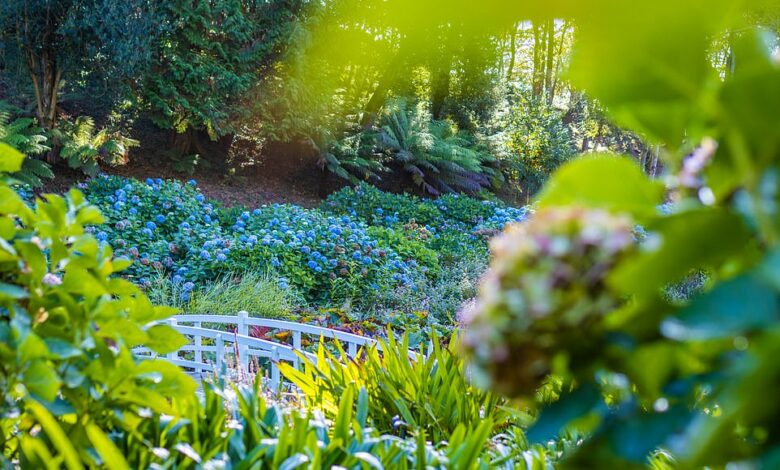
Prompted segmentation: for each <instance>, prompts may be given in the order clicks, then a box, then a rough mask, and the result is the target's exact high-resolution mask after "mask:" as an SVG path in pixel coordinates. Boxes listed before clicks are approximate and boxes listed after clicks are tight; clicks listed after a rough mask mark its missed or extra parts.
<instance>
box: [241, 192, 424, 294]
mask: <svg viewBox="0 0 780 470" xmlns="http://www.w3.org/2000/svg"><path fill="white" fill-rule="evenodd" d="M233 229H234V230H235V231H236V232H237V233H242V235H239V236H238V243H237V244H236V247H235V249H234V250H232V251H231V257H230V262H231V263H233V264H234V265H235V266H241V267H249V268H250V269H252V268H254V269H262V268H266V269H274V270H276V271H277V272H278V273H279V274H280V275H282V276H283V277H284V278H286V279H287V280H288V281H289V282H290V284H292V285H295V286H296V287H298V288H299V289H300V290H301V291H302V292H303V293H304V295H306V296H307V298H311V299H313V300H319V301H324V300H336V301H339V300H346V299H363V300H368V299H371V298H372V296H373V295H374V294H375V293H376V291H377V290H382V289H386V288H388V287H390V286H393V285H397V284H399V283H408V282H410V280H409V274H410V272H411V271H412V270H413V269H414V268H416V266H417V263H416V261H415V260H410V261H409V262H408V263H407V262H406V261H404V260H403V259H402V258H401V257H400V256H399V255H398V254H397V253H396V252H395V251H394V250H393V249H392V248H390V247H383V246H381V245H380V243H379V241H378V240H377V239H376V238H372V237H371V236H370V234H369V233H368V227H367V226H366V225H365V224H364V223H362V222H356V221H354V220H353V219H351V218H350V217H348V216H341V217H335V216H326V215H324V214H322V213H321V212H319V211H312V210H307V209H303V208H300V207H296V206H285V205H276V204H275V205H273V206H267V207H264V208H260V209H257V210H255V211H253V213H252V214H249V213H248V212H247V213H245V215H242V217H240V218H239V219H238V220H236V222H235V225H234V227H233ZM243 232H246V233H249V234H251V235H244V234H243Z"/></svg>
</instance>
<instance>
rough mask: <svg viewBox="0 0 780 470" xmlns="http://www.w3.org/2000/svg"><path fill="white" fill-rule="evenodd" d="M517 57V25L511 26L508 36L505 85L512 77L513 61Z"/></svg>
mask: <svg viewBox="0 0 780 470" xmlns="http://www.w3.org/2000/svg"><path fill="white" fill-rule="evenodd" d="M516 56H517V25H516V24H512V33H511V34H510V35H509V65H508V66H507V69H506V81H507V83H509V82H511V81H512V75H514V71H515V60H516Z"/></svg>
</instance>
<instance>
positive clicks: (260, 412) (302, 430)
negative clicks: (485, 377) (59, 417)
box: [118, 382, 548, 470]
mask: <svg viewBox="0 0 780 470" xmlns="http://www.w3.org/2000/svg"><path fill="white" fill-rule="evenodd" d="M256 384H259V382H256ZM223 387H226V385H225V384H222V383H220V384H216V385H215V384H208V383H206V384H204V389H203V395H204V396H203V400H201V401H200V402H195V403H186V404H185V406H180V407H178V408H179V409H180V412H181V415H182V417H183V419H180V420H170V419H169V418H168V417H164V416H154V417H153V418H150V419H146V420H144V421H142V422H140V423H139V427H138V428H136V429H135V431H136V432H134V433H124V434H123V435H122V436H121V438H120V439H121V440H120V442H119V443H118V448H119V449H120V450H121V452H122V454H124V455H125V456H126V458H127V461H128V463H129V464H130V465H132V467H133V468H147V467H150V466H151V467H154V466H155V465H159V466H170V467H172V468H200V467H201V466H203V467H210V466H229V467H231V468H305V469H312V470H315V469H319V468H332V467H335V466H337V467H340V468H348V469H355V470H357V469H363V468H398V469H413V468H421V467H424V468H432V469H445V468H452V467H453V466H454V467H458V468H487V464H488V462H489V460H487V459H485V458H484V457H483V456H482V455H481V453H480V452H479V450H480V448H481V447H482V445H483V443H484V441H485V438H486V433H487V431H489V428H488V426H487V425H486V424H482V425H478V426H476V428H475V429H474V430H473V432H471V433H467V432H466V429H465V427H460V428H459V429H458V431H457V432H455V433H453V434H452V439H451V440H450V442H449V443H446V445H441V446H437V445H431V444H430V443H428V442H426V438H425V436H424V435H419V436H415V437H412V436H410V437H408V438H406V439H402V438H399V437H396V436H392V435H382V434H380V433H379V432H378V431H377V430H376V429H375V428H373V427H372V426H370V425H369V423H368V421H367V419H366V417H367V413H368V410H369V407H370V406H369V401H368V397H367V395H366V392H365V390H364V389H363V390H361V389H358V388H357V387H356V386H355V385H354V384H353V385H350V386H349V387H347V389H346V390H345V393H344V394H343V395H342V396H341V397H340V400H339V402H340V405H339V408H338V410H337V412H336V413H334V414H333V415H332V416H330V417H329V418H330V419H326V417H325V416H323V414H322V413H321V412H318V411H317V410H311V409H307V410H298V409H295V408H292V407H285V406H282V405H281V404H278V403H273V402H270V401H268V400H267V399H265V398H264V397H263V394H262V390H261V389H260V388H259V387H254V388H253V387H235V388H231V389H229V390H228V392H227V393H226V392H225V390H223ZM227 387H229V386H227ZM176 405H177V403H174V406H176ZM540 454H541V455H540ZM534 458H535V460H541V461H545V460H546V459H547V458H548V457H547V456H546V454H545V453H539V452H538V451H537V453H536V455H535V456H534ZM480 464H481V465H480Z"/></svg>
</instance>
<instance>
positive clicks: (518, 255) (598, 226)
mask: <svg viewBox="0 0 780 470" xmlns="http://www.w3.org/2000/svg"><path fill="white" fill-rule="evenodd" d="M633 229H634V224H633V223H632V221H631V220H630V219H629V218H628V217H625V216H620V215H612V214H610V213H608V212H606V211H601V210H588V209H582V208H560V209H546V210H543V211H540V212H538V213H536V214H535V215H534V217H533V218H531V219H529V221H527V222H525V223H522V224H516V225H512V226H510V227H509V228H508V229H507V230H506V231H505V233H504V234H503V235H501V236H499V237H497V238H495V239H494V240H493V241H492V242H491V250H492V252H493V255H494V258H493V261H492V263H491V266H490V269H489V271H488V273H487V275H486V276H485V278H484V280H483V282H482V284H481V286H480V291H479V297H478V300H477V302H476V304H475V305H474V306H473V307H472V308H471V309H470V310H469V311H467V312H465V313H464V318H463V321H464V322H465V323H466V331H465V333H464V336H463V346H464V348H465V350H466V352H467V354H468V355H469V356H470V358H471V361H472V363H473V364H474V365H475V366H476V367H475V368H474V369H475V375H476V378H477V379H478V380H481V381H482V382H483V383H484V384H485V385H490V386H491V387H494V388H495V389H497V390H500V391H502V392H503V393H506V394H508V395H519V394H530V393H533V392H534V391H535V390H536V389H537V387H538V386H539V385H541V383H542V381H543V380H544V379H545V377H547V375H548V374H550V373H551V372H552V371H553V364H567V363H568V364H569V367H570V368H571V369H572V370H575V369H577V367H578V361H582V360H584V361H587V359H583V358H587V357H592V356H591V355H589V354H588V351H591V350H592V349H593V348H598V347H600V345H601V344H602V342H601V341H600V335H601V333H603V331H602V328H603V323H602V319H603V317H604V316H605V315H606V314H607V313H609V312H611V311H613V310H614V309H616V308H617V307H619V306H620V305H621V298H620V296H619V295H617V294H616V293H615V292H613V291H612V290H611V288H610V287H609V286H608V284H607V283H606V277H607V275H608V274H609V273H610V271H611V270H612V269H613V268H614V267H615V266H616V265H618V264H619V263H620V262H621V261H623V260H624V259H625V258H626V257H627V256H629V255H631V253H633V252H634V251H635V250H636V249H637V248H636V242H635V240H634V236H633ZM554 354H563V356H562V357H560V359H562V360H561V361H557V360H556V356H554ZM556 372H561V371H556Z"/></svg>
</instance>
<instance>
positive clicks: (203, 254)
mask: <svg viewBox="0 0 780 470" xmlns="http://www.w3.org/2000/svg"><path fill="white" fill-rule="evenodd" d="M200 257H201V258H203V259H211V253H209V252H208V251H206V250H202V251H201V252H200Z"/></svg>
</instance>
